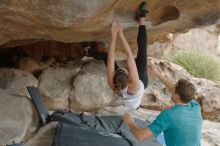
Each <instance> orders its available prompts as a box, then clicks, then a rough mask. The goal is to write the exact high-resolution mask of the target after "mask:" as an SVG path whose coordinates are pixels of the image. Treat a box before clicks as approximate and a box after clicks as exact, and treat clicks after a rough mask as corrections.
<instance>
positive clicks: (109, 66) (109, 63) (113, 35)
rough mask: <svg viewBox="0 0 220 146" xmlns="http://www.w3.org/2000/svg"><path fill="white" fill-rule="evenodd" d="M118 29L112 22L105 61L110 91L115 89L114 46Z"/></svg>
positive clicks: (114, 22)
mask: <svg viewBox="0 0 220 146" xmlns="http://www.w3.org/2000/svg"><path fill="white" fill-rule="evenodd" d="M118 29H119V28H118V23H117V22H116V21H113V23H112V28H111V42H110V46H109V49H108V61H107V80H108V84H109V86H110V88H111V89H112V90H114V89H115V87H114V81H113V79H114V75H115V45H116V40H117V33H118Z"/></svg>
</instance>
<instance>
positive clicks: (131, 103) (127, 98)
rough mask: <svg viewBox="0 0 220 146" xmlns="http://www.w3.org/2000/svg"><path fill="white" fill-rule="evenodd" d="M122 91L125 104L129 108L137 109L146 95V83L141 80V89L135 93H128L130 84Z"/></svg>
mask: <svg viewBox="0 0 220 146" xmlns="http://www.w3.org/2000/svg"><path fill="white" fill-rule="evenodd" d="M121 93H122V98H123V102H124V105H125V106H126V107H128V108H131V109H135V110H136V109H137V108H138V107H139V106H140V104H141V100H142V97H143V95H144V84H143V82H142V81H141V80H140V82H139V89H138V91H137V93H136V94H134V95H129V94H128V86H127V87H126V88H125V89H123V90H121Z"/></svg>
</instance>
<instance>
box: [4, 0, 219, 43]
mask: <svg viewBox="0 0 220 146" xmlns="http://www.w3.org/2000/svg"><path fill="white" fill-rule="evenodd" d="M140 2H141V0H135V1H134V0H93V1H92V2H91V1H90V0H83V1H81V0H66V1H62V0H56V1H41V0H35V1H27V0H20V1H16V0H8V1H6V0H3V1H1V2H0V8H1V10H0V27H1V30H0V40H1V41H0V44H5V43H7V42H10V41H16V42H15V43H17V44H19V41H21V40H26V41H25V43H28V42H31V41H32V40H39V39H44V40H57V41H62V42H78V41H87V40H106V38H107V37H108V35H109V25H110V24H111V22H112V20H113V19H117V20H119V21H121V22H122V23H123V24H124V25H125V27H126V32H129V35H128V39H129V40H130V41H133V40H135V39H134V38H135V37H136V33H134V32H136V28H135V27H136V23H135V22H134V20H133V16H134V12H135V10H136V9H137V7H138V5H139V4H140ZM147 2H148V7H149V16H148V20H149V23H151V24H152V26H151V25H150V24H149V26H150V27H148V28H149V30H150V31H149V41H150V42H153V41H156V40H160V41H165V40H164V35H165V34H167V32H176V31H184V30H186V29H188V28H192V27H195V26H198V25H204V24H205V23H213V22H214V21H215V20H217V19H218V18H219V13H220V1H218V0H214V1H209V0H181V1H176V0H157V1H153V0H148V1H147ZM170 20H171V21H170ZM20 43H21V42H20ZM22 43H24V42H22Z"/></svg>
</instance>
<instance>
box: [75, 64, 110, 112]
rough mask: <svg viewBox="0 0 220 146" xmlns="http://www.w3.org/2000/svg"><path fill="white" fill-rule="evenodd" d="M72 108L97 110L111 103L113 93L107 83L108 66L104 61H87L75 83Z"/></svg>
mask: <svg viewBox="0 0 220 146" xmlns="http://www.w3.org/2000/svg"><path fill="white" fill-rule="evenodd" d="M73 87H74V90H73V91H72V96H71V108H73V109H76V110H85V111H90V110H95V109H97V108H100V107H104V106H107V105H109V104H110V103H111V101H112V100H113V99H114V98H113V93H112V91H111V89H110V88H109V86H108V84H107V79H106V66H105V65H104V63H103V62H102V61H95V60H93V61H90V62H85V63H84V65H83V67H82V70H81V72H80V74H79V75H78V76H77V77H76V78H75V80H74V83H73Z"/></svg>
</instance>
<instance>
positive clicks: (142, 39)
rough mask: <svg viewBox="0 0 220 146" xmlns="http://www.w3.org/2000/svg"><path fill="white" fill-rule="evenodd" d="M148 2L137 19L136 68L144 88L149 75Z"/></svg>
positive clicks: (144, 4)
mask: <svg viewBox="0 0 220 146" xmlns="http://www.w3.org/2000/svg"><path fill="white" fill-rule="evenodd" d="M147 12H148V11H147V5H146V2H143V3H142V4H141V5H140V8H139V9H138V12H137V14H136V18H137V20H138V22H139V30H138V36H137V44H138V52H137V58H136V60H135V61H136V66H137V69H138V74H139V78H140V80H141V81H142V82H143V83H144V88H147V86H148V74H147V31H146V27H145V17H146V13H147Z"/></svg>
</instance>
